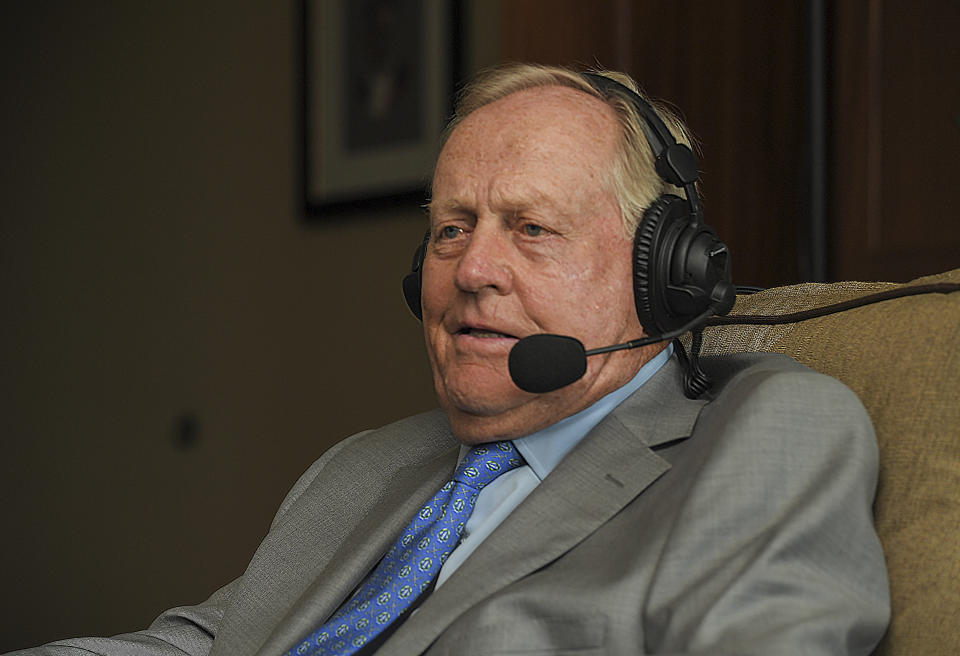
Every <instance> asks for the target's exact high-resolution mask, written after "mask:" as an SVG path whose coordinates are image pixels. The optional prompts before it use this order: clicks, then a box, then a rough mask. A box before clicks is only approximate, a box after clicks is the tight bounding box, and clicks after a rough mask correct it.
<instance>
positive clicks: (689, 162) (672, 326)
mask: <svg viewBox="0 0 960 656" xmlns="http://www.w3.org/2000/svg"><path fill="white" fill-rule="evenodd" d="M580 75H581V76H582V77H583V79H584V80H585V81H586V82H587V83H588V84H589V85H590V86H591V88H593V89H594V90H595V91H596V92H597V93H598V94H599V95H600V96H601V97H602V98H604V99H609V98H611V97H614V96H619V97H621V98H623V99H625V100H626V101H628V102H629V103H630V104H631V105H632V106H633V107H634V108H635V110H636V112H637V114H638V115H639V116H640V118H641V119H642V121H641V127H642V130H643V133H644V136H645V137H646V141H647V144H648V145H649V146H650V149H651V151H652V152H653V155H654V162H655V163H654V168H655V170H656V173H657V175H658V176H659V177H660V178H661V179H662V180H663V181H665V182H668V183H670V184H672V185H674V186H676V187H681V188H683V190H684V192H685V194H686V198H681V197H679V196H677V195H674V194H663V195H661V196H659V197H658V198H657V199H656V200H654V201H653V202H652V203H651V204H650V206H649V207H648V208H647V209H646V210H645V212H644V214H643V217H642V218H641V220H640V222H639V223H638V225H637V229H636V233H635V234H634V240H633V297H634V305H635V307H636V312H637V318H638V319H639V320H640V325H641V326H643V328H644V331H645V332H646V333H647V334H648V335H652V336H655V337H661V338H667V337H668V336H669V337H673V336H675V335H674V333H676V334H679V333H680V332H686V331H688V330H691V329H693V328H696V327H697V326H699V325H701V324H702V323H703V322H704V321H706V319H707V318H708V317H710V316H712V315H715V314H727V313H728V312H729V311H730V309H731V308H732V307H733V303H734V301H735V300H736V290H735V288H734V286H733V283H732V282H731V273H730V253H729V249H728V248H727V246H726V244H724V243H723V242H722V241H720V239H719V237H717V234H716V232H715V231H714V230H713V229H712V228H710V227H709V226H707V225H706V223H705V222H704V220H703V209H702V205H701V203H700V197H699V195H698V193H697V187H696V182H697V180H698V179H699V175H700V174H699V170H698V164H697V158H696V155H694V154H693V151H692V150H691V149H690V148H689V147H688V146H686V145H685V144H681V143H677V140H676V139H675V138H674V136H673V134H672V133H671V132H670V130H669V129H668V128H667V126H666V125H665V124H664V122H663V119H661V118H660V116H659V115H658V114H657V112H656V111H655V110H654V109H653V107H652V106H651V105H650V104H649V103H648V102H647V101H646V100H644V99H643V98H642V97H641V96H640V95H639V94H638V93H636V92H635V91H633V90H632V89H630V88H629V87H627V86H624V85H623V84H621V83H619V82H617V81H616V80H613V79H611V78H609V77H606V76H604V75H600V74H598V73H589V72H588V73H580ZM429 242H430V232H429V231H427V233H426V234H425V235H424V238H423V242H422V243H421V244H420V246H419V247H418V248H417V250H416V252H415V253H414V256H413V263H412V265H411V271H410V273H408V274H407V275H406V276H405V277H404V279H403V295H404V299H405V300H406V303H407V307H409V308H410V311H411V312H412V313H413V314H414V316H416V317H417V319H419V320H422V319H423V311H422V307H421V304H420V298H421V291H422V288H423V260H424V257H425V255H426V251H427V246H428V245H429ZM668 334H669V335H668ZM684 360H685V358H684ZM690 364H691V365H692V368H691V367H688V373H689V374H690V375H688V376H687V378H688V380H690V379H691V378H692V379H693V381H694V382H692V383H691V384H693V385H694V387H693V388H689V385H688V386H687V387H688V388H689V389H688V394H693V393H696V394H700V393H702V392H703V390H705V389H706V387H707V386H708V385H709V382H707V381H706V380H704V381H702V382H699V383H696V382H695V379H696V374H697V373H698V367H697V366H696V351H694V354H693V361H692V362H691V363H690ZM700 375H701V376H702V374H700Z"/></svg>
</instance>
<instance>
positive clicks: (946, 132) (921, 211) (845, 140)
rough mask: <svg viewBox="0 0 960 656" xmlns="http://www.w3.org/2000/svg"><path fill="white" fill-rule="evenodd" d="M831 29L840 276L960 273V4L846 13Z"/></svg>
mask: <svg viewBox="0 0 960 656" xmlns="http://www.w3.org/2000/svg"><path fill="white" fill-rule="evenodd" d="M831 22H832V24H833V25H834V26H835V31H834V40H833V42H834V52H833V60H834V80H833V82H834V83H833V101H834V102H833V106H832V116H833V130H832V159H833V164H834V166H833V178H832V196H833V201H832V221H833V227H834V230H833V251H832V265H833V272H834V277H836V278H841V279H851V278H857V279H867V280H873V279H881V280H898V281H901V280H909V279H911V278H914V277H916V276H919V275H923V274H929V273H936V272H939V271H944V270H947V269H951V268H955V267H958V266H960V220H958V216H957V211H956V207H955V205H956V204H955V202H954V201H953V198H952V196H953V192H952V191H951V189H952V188H953V179H954V176H955V174H956V170H957V167H958V165H960V84H958V83H957V82H958V73H960V4H958V3H957V2H954V1H952V0H931V1H930V2H927V3H924V5H923V8H922V10H920V9H918V8H917V6H916V5H914V4H912V3H910V2H908V1H907V0H885V1H883V2H881V1H880V0H870V2H844V3H836V5H835V13H834V15H833V17H832V21H831Z"/></svg>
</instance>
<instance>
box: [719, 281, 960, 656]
mask: <svg viewBox="0 0 960 656" xmlns="http://www.w3.org/2000/svg"><path fill="white" fill-rule="evenodd" d="M936 282H953V283H960V269H957V270H954V271H950V272H947V273H944V274H941V275H937V276H928V277H925V278H920V279H918V280H915V281H913V282H911V283H907V284H909V285H917V284H926V283H936ZM902 286H903V285H897V284H893V283H882V282H881V283H862V282H841V283H834V284H816V283H808V284H802V285H794V286H790V287H779V288H775V289H769V290H766V291H764V292H759V293H757V294H754V295H751V296H741V297H739V298H738V300H737V305H736V307H735V308H734V309H733V312H732V313H731V314H755V315H756V314H785V313H789V312H795V311H798V310H804V309H808V308H814V307H820V306H823V305H828V304H832V303H837V302H840V301H845V300H848V299H851V298H856V297H860V296H865V295H867V294H870V293H874V292H878V291H884V290H888V289H894V288H898V287H902ZM731 351H776V352H779V353H785V354H787V355H789V356H791V357H793V358H794V359H796V360H798V361H800V362H802V363H803V364H805V365H807V366H809V367H811V368H813V369H816V370H818V371H821V372H823V373H826V374H829V375H831V376H833V377H835V378H838V379H840V380H842V381H843V382H844V383H846V384H847V385H848V386H849V387H850V388H852V389H853V390H854V391H855V392H856V393H857V394H858V395H859V397H860V399H861V400H862V401H863V404H864V405H865V406H866V408H867V411H868V412H869V413H870V416H871V418H872V419H873V423H874V427H875V428H876V432H877V440H878V442H879V445H880V483H879V489H878V491H877V500H876V504H875V508H874V510H875V515H876V521H877V530H878V532H879V534H880V539H881V540H882V542H883V547H884V552H885V554H886V557H887V564H888V567H889V570H890V581H891V583H890V585H891V595H892V604H893V617H892V621H891V625H890V630H889V631H888V632H887V636H886V638H885V639H884V641H883V642H882V643H881V645H880V647H879V648H878V649H877V651H876V652H875V653H876V654H882V655H884V656H915V655H921V654H960V292H954V293H950V294H925V295H922V296H910V297H906V298H899V299H895V300H890V301H885V302H883V303H879V304H875V305H870V306H866V307H862V308H856V309H852V310H848V311H846V312H842V313H840V314H835V315H831V316H825V317H821V318H817V319H811V320H808V321H803V322H797V323H792V324H785V325H776V326H742V325H738V326H715V327H711V328H707V329H706V330H705V331H704V344H703V354H704V355H710V354H714V353H725V352H731Z"/></svg>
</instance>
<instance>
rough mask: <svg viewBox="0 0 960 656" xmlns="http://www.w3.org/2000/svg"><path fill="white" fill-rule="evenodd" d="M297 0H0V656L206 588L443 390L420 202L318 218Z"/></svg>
mask: <svg viewBox="0 0 960 656" xmlns="http://www.w3.org/2000/svg"><path fill="white" fill-rule="evenodd" d="M295 9H296V3H295V2H293V1H288V2H239V3H238V2H234V1H232V0H229V1H228V0H205V1H204V2H194V1H193V0H176V1H174V2H162V3H155V2H125V1H112V2H107V1H103V0H100V1H91V2H82V3H77V2H68V1H51V0H38V1H36V2H23V3H12V2H5V3H3V4H2V5H0V152H2V153H3V164H2V167H3V168H2V171H3V173H2V176H0V317H2V318H0V440H2V446H3V453H2V455H0V499H2V500H3V502H2V504H3V505H2V510H0V520H2V521H0V525H2V527H3V528H2V531H0V532H2V534H3V539H2V540H0V562H2V563H3V566H2V567H0V590H3V594H2V595H0V616H2V617H3V620H2V621H0V652H5V651H7V650H9V649H12V648H14V647H18V646H26V645H29V644H34V643H38V642H41V641H47V640H51V639H55V638H59V637H66V636H69V635H76V634H112V633H118V632H121V631H125V630H130V629H134V628H140V627H144V626H146V625H147V624H148V623H149V622H150V621H151V620H152V618H153V617H155V616H156V614H157V613H158V612H159V611H161V610H162V609H163V608H165V607H170V606H173V605H179V604H183V603H191V602H197V601H201V600H202V599H204V598H205V597H206V596H207V595H209V594H210V593H211V592H212V591H213V590H215V589H216V588H217V587H219V586H220V585H222V584H223V583H226V582H227V581H229V580H230V579H232V578H233V577H235V576H237V575H238V574H239V573H240V572H242V571H243V568H244V567H245V565H246V562H247V560H248V559H249V556H250V554H251V553H252V552H253V550H254V549H255V547H256V545H257V543H258V542H259V540H260V538H261V536H262V535H263V534H264V533H265V532H266V530H267V527H268V525H269V521H270V519H271V518H272V516H273V512H274V511H275V509H276V507H277V506H278V505H279V503H280V501H281V499H282V498H283V495H284V494H285V492H286V491H287V489H289V487H290V486H291V485H292V484H293V482H294V481H295V480H296V478H297V476H299V474H300V473H301V472H302V471H303V470H304V469H305V468H306V467H307V466H308V465H309V464H310V463H311V462H312V461H313V460H314V459H315V458H317V457H318V456H319V455H320V454H321V453H322V452H323V451H324V450H325V449H326V448H327V447H328V446H329V445H331V444H333V443H334V442H335V441H337V440H339V439H341V438H343V437H345V436H347V435H349V434H351V433H353V432H356V431H358V430H361V429H365V428H369V427H374V426H377V425H380V424H383V423H386V422H389V421H392V420H394V419H397V418H399V417H402V416H406V415H408V414H411V413H414V412H417V411H419V410H423V409H427V408H429V407H432V406H433V403H434V402H433V398H432V385H431V383H430V379H429V373H428V370H427V366H426V363H425V359H424V357H423V347H422V339H421V336H420V330H419V325H418V324H417V323H416V321H415V320H413V319H412V317H410V315H409V313H408V312H407V310H406V308H405V307H404V305H403V301H402V300H401V296H400V277H401V276H402V275H403V273H405V271H406V270H408V268H409V263H410V256H411V254H412V251H413V248H414V247H415V245H416V244H417V243H418V241H419V239H420V238H421V236H422V234H423V227H424V226H425V218H424V216H423V214H422V212H421V210H419V209H418V208H416V207H397V208H395V209H394V210H390V211H384V212H379V213H376V214H369V215H364V214H361V215H359V216H354V217H352V218H351V219H349V220H344V219H339V220H338V219H336V218H334V219H332V220H330V221H327V222H319V223H314V224H311V225H309V226H307V225H305V224H304V223H303V222H301V218H300V211H299V206H298V202H299V201H298V196H297V189H296V185H297V174H296V173H297V170H296V167H297V146H298V143H297V140H298V139H299V127H298V125H297V111H296V110H297V98H298V89H297V84H298V77H297V72H296V68H297V67H296V64H297V58H298V51H297V44H296V35H297V26H296V11H295Z"/></svg>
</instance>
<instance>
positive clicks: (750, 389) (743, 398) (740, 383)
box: [701, 353, 876, 451]
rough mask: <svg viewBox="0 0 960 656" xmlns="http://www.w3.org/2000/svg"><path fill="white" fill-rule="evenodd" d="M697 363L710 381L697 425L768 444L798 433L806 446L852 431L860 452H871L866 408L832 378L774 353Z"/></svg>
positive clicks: (871, 442)
mask: <svg viewBox="0 0 960 656" xmlns="http://www.w3.org/2000/svg"><path fill="white" fill-rule="evenodd" d="M701 362H702V365H703V369H704V371H706V372H707V374H708V375H710V376H711V378H712V379H713V381H714V386H713V388H712V389H711V392H710V401H709V403H707V404H706V406H705V407H704V408H703V412H702V414H701V421H702V422H703V423H706V424H708V425H710V426H712V427H714V428H720V429H721V430H722V428H723V427H732V428H733V429H735V430H736V431H737V432H738V433H741V434H749V433H751V432H754V433H757V434H758V435H759V434H762V435H763V439H764V440H766V441H770V442H773V441H776V440H777V439H779V437H778V436H787V435H793V436H794V438H796V436H797V434H800V433H802V434H804V435H808V439H809V440H810V441H811V442H817V441H819V440H829V439H835V438H832V437H829V436H830V435H836V434H837V433H838V432H842V433H844V434H851V433H852V434H856V435H858V436H860V437H859V438H858V439H857V440H856V441H858V442H861V443H862V444H863V445H864V448H865V449H866V450H868V451H870V450H874V449H875V448H876V447H875V438H874V437H873V429H872V425H871V422H870V417H869V415H868V414H867V411H866V409H865V408H864V407H863V404H862V403H861V402H860V399H859V398H858V397H857V395H856V394H855V393H854V392H853V391H852V390H851V389H850V388H849V387H847V386H846V385H845V384H844V383H842V382H841V381H839V380H837V379H836V378H833V377H831V376H828V375H826V374H822V373H820V372H817V371H815V370H814V369H811V368H809V367H807V366H805V365H803V364H800V363H799V362H797V361H796V360H793V359H792V358H790V357H788V356H786V355H782V354H778V353H735V354H730V355H722V356H712V357H707V358H703V359H702V360H701ZM774 433H776V435H774ZM783 439H793V438H787V437H783Z"/></svg>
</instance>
